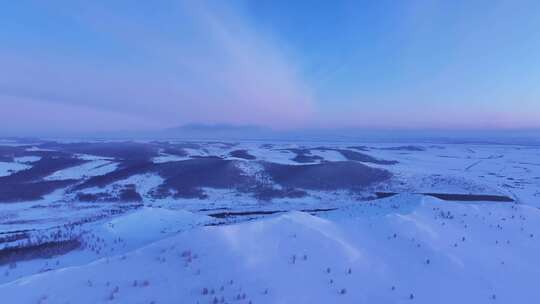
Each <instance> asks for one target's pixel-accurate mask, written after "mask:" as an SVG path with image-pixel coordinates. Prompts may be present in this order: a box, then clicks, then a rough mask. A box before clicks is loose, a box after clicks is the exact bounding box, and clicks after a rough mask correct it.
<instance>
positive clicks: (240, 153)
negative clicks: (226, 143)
mask: <svg viewBox="0 0 540 304" xmlns="http://www.w3.org/2000/svg"><path fill="white" fill-rule="evenodd" d="M229 156H230V157H236V158H242V159H247V160H254V159H256V157H255V156H253V155H251V154H249V153H248V151H247V150H234V151H231V152H230V153H229Z"/></svg>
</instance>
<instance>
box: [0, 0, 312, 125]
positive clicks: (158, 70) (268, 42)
mask: <svg viewBox="0 0 540 304" xmlns="http://www.w3.org/2000/svg"><path fill="white" fill-rule="evenodd" d="M169 4H170V6H165V5H164V6H163V7H157V8H155V11H153V12H152V14H148V16H149V17H142V16H145V14H144V13H145V12H144V11H135V12H133V11H131V12H130V14H127V13H124V12H123V10H122V9H123V8H121V7H109V6H107V5H108V4H105V5H104V6H99V5H98V4H96V3H95V2H92V3H90V4H88V5H89V6H84V7H78V6H75V5H73V6H70V5H69V4H67V6H66V8H64V9H65V11H61V10H60V11H59V12H51V11H48V12H45V14H49V16H48V18H54V17H58V18H60V19H61V18H69V20H68V19H66V22H68V21H69V22H73V23H76V24H77V25H78V26H80V27H82V28H84V33H92V36H91V37H90V36H89V37H87V38H88V41H86V42H85V41H84V40H85V38H86V37H82V42H81V41H79V42H80V43H81V44H82V45H83V46H85V45H86V44H88V45H90V46H89V47H88V49H84V51H72V52H68V54H69V55H70V56H65V54H66V52H58V53H56V51H57V50H64V49H69V48H68V45H62V44H61V45H54V46H51V45H47V44H46V43H45V44H44V45H43V47H42V48H40V49H37V48H36V49H24V50H20V51H19V50H15V51H13V50H11V51H10V50H7V49H5V48H0V65H1V66H2V67H3V73H2V74H1V75H0V105H2V107H4V108H6V107H8V108H9V107H11V106H13V103H14V102H16V101H14V100H15V99H13V98H12V99H7V97H6V96H11V97H13V96H15V97H17V98H18V100H31V103H32V104H33V105H34V106H37V105H40V107H41V106H43V107H45V105H49V106H50V107H52V108H57V109H59V108H62V109H63V110H62V111H63V112H64V115H68V116H69V115H70V111H75V112H77V117H78V118H79V119H78V122H79V124H92V123H95V122H96V120H97V121H99V120H100V119H99V117H100V115H104V117H108V118H107V119H104V120H103V122H102V123H100V127H101V128H104V127H108V128H110V129H129V128H137V127H138V126H137V124H136V123H134V122H135V121H137V122H139V125H140V126H143V125H148V124H150V125H152V126H155V122H157V124H158V125H160V126H163V127H170V126H175V125H178V124H183V123H190V122H206V123H235V124H261V125H267V126H273V127H277V128H279V127H285V128H286V127H294V126H298V125H302V124H305V123H306V122H308V121H310V120H311V119H312V115H313V107H314V104H313V98H312V94H311V92H310V89H309V86H308V85H307V84H306V83H305V81H304V80H303V78H302V75H301V73H300V72H299V70H298V69H297V68H296V66H295V62H294V60H293V59H292V58H291V57H289V56H288V55H287V53H286V51H284V49H282V48H281V47H280V44H281V43H282V42H279V41H274V40H272V39H270V38H269V36H268V35H266V34H265V33H263V32H261V31H258V30H257V29H256V28H254V27H253V26H252V25H251V24H249V22H248V18H245V17H244V16H243V15H242V14H241V12H242V9H241V7H233V8H231V7H232V6H230V5H229V6H220V5H219V3H217V4H216V3H214V4H211V5H210V4H203V3H202V2H190V1H186V2H181V3H169ZM76 5H80V4H76ZM138 9H140V10H143V9H144V8H143V7H139V8H138ZM55 14H59V15H58V16H56V15H55ZM96 41H98V42H96ZM99 41H103V42H99ZM104 42H110V44H109V45H106V44H104ZM67 43H68V42H67V41H66V42H65V44H67ZM93 51H94V53H93ZM75 109H77V110H75ZM82 109H87V111H88V115H87V116H85V115H84V111H82ZM28 111H33V110H32V109H28ZM8 112H14V113H18V112H17V111H14V110H13V109H12V110H11V111H8ZM8 112H5V111H3V112H2V113H1V114H0V120H2V121H4V122H3V123H0V124H1V126H3V127H9V125H7V124H8V123H12V120H6V119H5V118H6V116H7V115H8V114H7V113H8ZM100 113H101V114H100ZM105 113H107V114H105ZM111 115H112V116H111ZM114 115H116V117H117V118H118V119H117V120H115V119H109V118H110V117H113V116H114ZM127 117H129V118H127ZM21 119H22V117H21ZM36 119H37V117H36ZM43 121H44V120H41V121H40V120H39V119H38V120H36V121H35V122H34V125H35V127H36V128H38V127H39V124H41V123H42V122H43ZM148 122H151V123H148ZM60 123H61V122H58V125H59V124H60ZM66 123H67V121H66ZM71 127H73V126H71ZM81 129H82V128H81ZM84 129H86V127H85V128H84Z"/></svg>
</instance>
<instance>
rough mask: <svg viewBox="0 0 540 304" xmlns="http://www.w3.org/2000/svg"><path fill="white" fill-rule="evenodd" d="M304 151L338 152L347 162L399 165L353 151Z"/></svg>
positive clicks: (362, 148) (317, 149)
mask: <svg viewBox="0 0 540 304" xmlns="http://www.w3.org/2000/svg"><path fill="white" fill-rule="evenodd" d="M350 148H354V149H357V150H364V147H363V146H356V147H350ZM304 150H307V151H336V152H339V153H341V155H343V157H345V158H346V159H347V160H352V161H359V162H364V163H372V164H377V165H395V164H397V163H398V162H397V161H395V160H384V159H378V158H375V157H373V156H370V155H367V154H364V153H360V152H357V151H352V150H347V149H338V148H327V147H315V148H310V149H304Z"/></svg>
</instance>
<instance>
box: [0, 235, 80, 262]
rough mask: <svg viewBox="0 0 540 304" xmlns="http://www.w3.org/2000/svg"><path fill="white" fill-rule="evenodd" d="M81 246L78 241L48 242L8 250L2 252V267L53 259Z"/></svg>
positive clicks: (0, 253)
mask: <svg viewBox="0 0 540 304" xmlns="http://www.w3.org/2000/svg"><path fill="white" fill-rule="evenodd" d="M80 246H81V243H80V242H79V241H78V240H66V241H57V242H47V243H42V244H39V245H32V246H25V247H15V248H6V249H2V250H0V266H2V265H6V264H9V263H16V262H19V261H27V260H33V259H38V258H51V257H54V256H57V255H62V254H66V253H68V252H70V251H72V250H75V249H77V248H79V247H80Z"/></svg>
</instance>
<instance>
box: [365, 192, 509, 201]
mask: <svg viewBox="0 0 540 304" xmlns="http://www.w3.org/2000/svg"><path fill="white" fill-rule="evenodd" d="M398 194H399V193H397V192H376V193H375V195H376V196H377V198H386V197H391V196H394V195H398ZM418 194H422V195H427V196H433V197H435V198H438V199H440V200H443V201H458V202H513V201H514V199H512V198H511V197H508V196H505V195H491V194H457V193H418Z"/></svg>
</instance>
